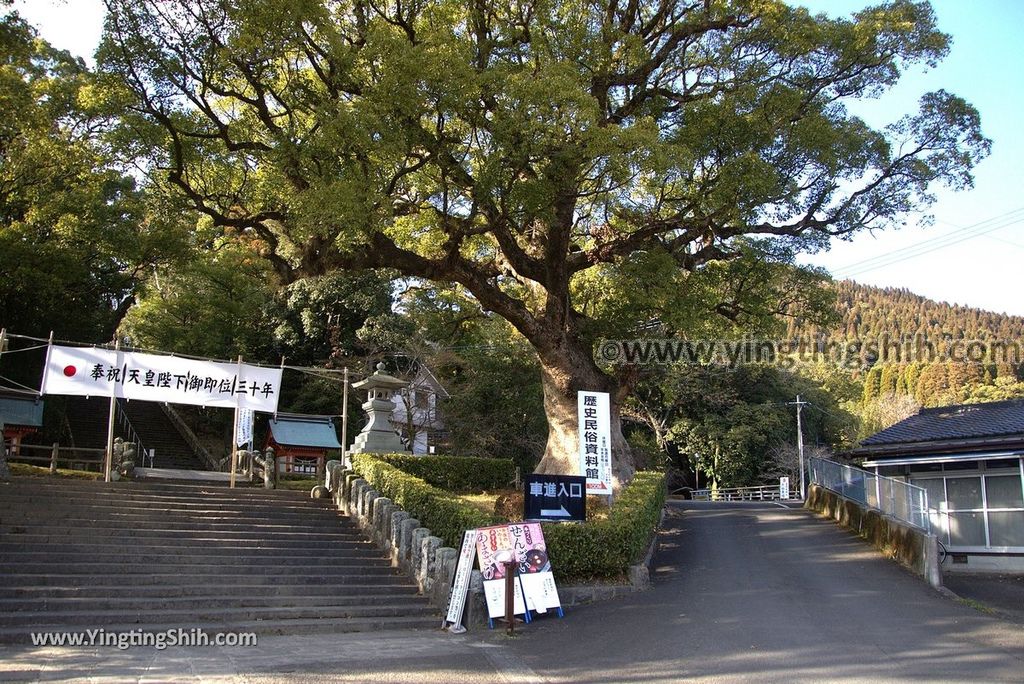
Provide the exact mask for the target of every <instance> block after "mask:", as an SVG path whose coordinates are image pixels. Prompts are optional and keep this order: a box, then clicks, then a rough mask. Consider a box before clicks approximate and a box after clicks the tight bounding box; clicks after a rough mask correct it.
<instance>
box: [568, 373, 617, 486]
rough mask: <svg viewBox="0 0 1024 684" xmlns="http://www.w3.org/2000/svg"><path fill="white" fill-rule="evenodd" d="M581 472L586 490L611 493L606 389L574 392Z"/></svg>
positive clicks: (609, 428) (608, 418)
mask: <svg viewBox="0 0 1024 684" xmlns="http://www.w3.org/2000/svg"><path fill="white" fill-rule="evenodd" d="M576 396H577V401H578V407H577V408H578V409H579V436H580V475H584V476H586V478H587V494H604V495H606V496H611V494H612V421H611V413H610V410H609V397H608V393H607V392H577V394H576Z"/></svg>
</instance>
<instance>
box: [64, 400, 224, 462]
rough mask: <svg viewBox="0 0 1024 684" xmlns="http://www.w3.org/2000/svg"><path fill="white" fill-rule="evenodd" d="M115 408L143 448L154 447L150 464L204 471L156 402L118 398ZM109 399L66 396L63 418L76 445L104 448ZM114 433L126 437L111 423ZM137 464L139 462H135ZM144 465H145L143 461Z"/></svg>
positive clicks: (126, 436) (118, 424) (198, 459)
mask: <svg viewBox="0 0 1024 684" xmlns="http://www.w3.org/2000/svg"><path fill="white" fill-rule="evenodd" d="M117 410H118V411H122V412H124V413H125V414H126V415H127V416H128V420H129V421H130V422H131V425H132V428H133V429H134V430H135V432H136V433H137V434H138V436H139V439H141V440H142V443H143V445H144V446H145V448H147V449H156V458H155V459H154V461H153V466H154V467H156V468H181V469H186V470H206V469H207V466H206V465H205V464H204V463H203V461H202V459H200V458H199V457H198V456H197V455H196V454H195V452H193V451H192V448H191V447H190V446H189V445H188V442H187V441H186V440H185V438H184V437H182V436H181V434H180V433H179V432H178V429H177V428H176V427H175V426H174V423H172V422H171V420H170V418H168V417H167V414H165V413H164V411H163V409H162V408H160V405H159V404H158V403H156V402H151V401H118V404H117ZM109 411H110V400H109V399H105V398H102V397H88V398H87V397H68V399H67V418H68V426H69V428H70V430H71V438H72V442H73V443H74V445H75V446H76V447H79V448H89V449H105V448H106V446H107V420H108V414H109ZM114 435H115V436H117V437H121V438H128V437H129V435H126V434H124V430H122V429H121V424H120V422H116V423H115V429H114ZM137 462H138V463H139V464H141V461H137ZM145 465H147V466H148V465H149V461H148V460H147V461H146V463H145Z"/></svg>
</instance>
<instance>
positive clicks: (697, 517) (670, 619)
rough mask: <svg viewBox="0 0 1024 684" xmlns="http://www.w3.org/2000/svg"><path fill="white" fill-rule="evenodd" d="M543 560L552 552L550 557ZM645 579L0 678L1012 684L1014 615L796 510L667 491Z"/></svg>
mask: <svg viewBox="0 0 1024 684" xmlns="http://www.w3.org/2000/svg"><path fill="white" fill-rule="evenodd" d="M553 561H554V562H557V559H553ZM652 575H653V581H654V588H653V589H651V590H650V591H646V592H642V593H638V594H632V595H629V596H626V597H623V598H620V599H616V600H613V601H609V602H606V603H602V604H594V605H589V606H581V607H574V608H569V609H567V610H566V612H565V617H563V618H557V617H555V616H546V617H543V618H540V619H537V620H535V621H534V622H533V623H531V624H530V625H524V626H521V627H520V630H519V632H518V635H517V636H516V637H514V638H510V637H507V636H505V634H504V632H503V630H501V629H496V630H493V631H491V630H474V631H471V632H469V633H467V634H463V635H452V634H449V633H447V632H441V631H429V632H411V633H410V632H392V633H376V634H374V633H364V634H354V635H345V634H338V635H313V636H275V637H262V638H261V639H260V643H259V646H257V647H255V648H235V649H228V648H212V647H211V648H204V649H196V648H193V649H182V648H174V649H172V648H168V649H166V650H164V651H155V650H153V649H131V650H127V651H118V650H116V649H110V648H107V649H85V648H82V649H70V648H60V649H58V648H33V647H28V646H20V647H7V646H5V647H0V681H2V682H11V681H87V682H105V681H112V682H123V681H135V682H168V681H172V682H178V681H182V682H291V681H303V682H321V681H323V682H328V681H348V682H411V683H412V682H415V683H416V684H426V683H428V682H452V681H459V682H473V683H476V682H482V683H485V682H517V683H518V682H523V683H526V682H609V683H611V682H679V681H708V682H754V681H756V682H765V681H787V682H788V681H814V682H821V681H843V682H887V681H908V680H913V681H921V680H923V681H949V682H953V681H955V682H966V681H970V682H990V681H992V682H996V681H1008V682H1024V627H1022V626H1021V625H1019V624H1015V623H1013V622H1011V621H1007V620H1004V619H1001V618H999V617H997V616H994V615H990V614H987V613H985V612H981V611H979V610H977V609H975V608H973V607H971V606H970V605H967V604H965V603H963V602H960V601H956V600H953V599H951V598H950V597H948V596H946V595H943V594H941V593H939V592H936V591H934V590H932V589H931V588H929V587H928V586H927V585H926V584H925V583H924V582H922V581H921V580H919V579H918V578H916V577H914V576H913V575H911V574H910V573H909V572H907V571H905V570H903V569H902V568H901V567H899V566H898V565H896V564H895V563H893V562H891V561H889V560H886V559H884V558H882V557H881V556H880V555H879V554H878V553H877V552H875V551H874V550H873V549H871V548H870V547H868V546H867V545H866V544H864V542H862V541H861V540H860V539H858V538H857V537H855V536H853V535H851V534H849V533H848V532H845V531H843V530H841V529H840V528H838V527H837V526H835V525H834V524H833V523H830V522H828V521H825V520H823V519H820V518H816V517H814V516H813V515H812V514H810V513H808V512H806V511H803V510H801V509H795V508H787V507H782V506H779V505H773V504H721V503H716V504H708V503H699V502H683V503H680V502H673V503H671V504H670V505H669V511H668V514H667V516H666V520H665V529H664V531H663V532H662V533H661V535H660V536H659V541H658V547H657V551H656V553H655V556H654V558H653V561H652Z"/></svg>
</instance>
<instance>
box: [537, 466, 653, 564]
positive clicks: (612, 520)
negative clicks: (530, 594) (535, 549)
mask: <svg viewBox="0 0 1024 684" xmlns="http://www.w3.org/2000/svg"><path fill="white" fill-rule="evenodd" d="M664 505H665V475H664V474H663V473H656V472H639V473H637V474H636V477H634V478H633V481H632V482H630V483H629V484H628V485H627V486H626V487H625V488H624V489H623V490H622V492H621V493H620V494H619V497H618V498H617V499H616V500H615V505H613V506H612V508H611V511H609V514H608V519H607V520H599V521H595V522H588V523H583V524H572V523H544V540H545V541H546V542H547V547H548V557H549V558H550V559H551V565H552V569H553V570H554V573H555V578H556V579H557V580H558V581H559V582H562V583H576V582H585V581H590V580H606V581H607V580H612V581H617V580H622V579H623V578H624V577H625V576H626V574H627V572H628V570H629V566H630V565H632V564H633V563H637V562H639V561H640V560H641V559H642V557H643V554H644V553H645V552H646V551H647V547H648V545H649V544H650V541H651V535H652V534H654V531H655V529H656V528H657V526H658V521H659V520H660V519H661V509H662V507H663V506H664Z"/></svg>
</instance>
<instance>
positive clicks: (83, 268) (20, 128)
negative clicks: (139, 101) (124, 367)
mask: <svg viewBox="0 0 1024 684" xmlns="http://www.w3.org/2000/svg"><path fill="white" fill-rule="evenodd" d="M95 92H96V90H95V85H94V83H93V81H92V75H91V74H90V73H89V72H88V70H87V69H86V67H85V64H84V63H83V62H82V61H81V60H80V59H76V58H74V57H72V56H71V55H70V54H69V53H67V52H64V51H60V50H56V49H54V48H53V47H51V46H50V45H49V44H47V43H46V42H45V41H44V40H42V39H41V38H39V37H38V36H37V35H36V32H35V30H34V29H32V28H31V27H30V26H29V25H28V24H26V23H25V22H24V21H23V20H22V19H21V18H20V17H19V16H18V14H17V13H16V12H9V13H7V14H5V15H4V16H2V17H0V111H2V112H3V113H4V114H3V116H2V117H0V321H2V322H3V325H4V326H6V327H7V328H8V329H9V330H11V331H14V332H17V333H21V334H29V335H39V336H45V335H47V334H48V333H49V332H50V331H51V330H52V331H54V332H55V333H56V334H57V336H58V337H60V338H63V339H79V340H86V341H97V342H99V341H106V340H109V339H110V338H111V336H112V335H113V333H114V329H115V327H116V325H117V323H118V321H119V320H120V319H121V317H122V316H124V314H125V312H126V311H127V310H128V307H129V306H130V305H131V304H132V302H133V299H134V294H135V290H136V287H137V285H138V283H139V280H140V277H141V276H143V275H144V274H145V270H146V268H147V267H148V266H149V265H151V264H153V263H156V262H158V261H159V260H160V259H161V258H162V257H163V256H164V255H166V254H167V253H168V252H172V251H174V250H175V249H177V244H178V240H179V238H180V236H181V235H182V234H181V232H180V231H178V230H177V229H176V226H175V225H174V223H173V221H171V220H168V219H167V218H166V217H167V214H166V213H164V212H161V211H159V210H158V208H157V207H154V206H152V204H150V203H148V202H147V201H146V200H144V199H143V197H142V196H141V195H140V193H139V192H138V191H137V190H136V188H135V183H134V181H133V180H132V179H131V177H129V176H128V175H126V174H125V173H124V172H123V169H121V168H119V166H118V165H117V164H116V163H115V161H114V160H113V159H112V157H111V156H110V154H109V149H108V148H107V146H106V145H105V138H104V136H105V134H106V132H107V131H108V130H109V120H108V117H107V116H106V115H105V114H104V112H103V111H102V109H101V108H100V107H98V105H97V98H96V96H95ZM172 215H173V212H172Z"/></svg>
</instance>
